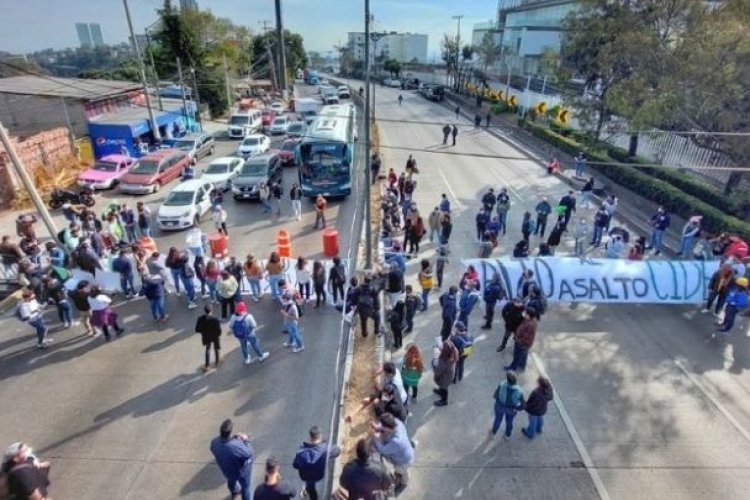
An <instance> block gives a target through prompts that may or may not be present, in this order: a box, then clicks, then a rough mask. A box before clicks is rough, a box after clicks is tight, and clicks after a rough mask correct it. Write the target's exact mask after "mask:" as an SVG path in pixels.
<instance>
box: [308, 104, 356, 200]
mask: <svg viewBox="0 0 750 500" xmlns="http://www.w3.org/2000/svg"><path fill="white" fill-rule="evenodd" d="M356 140H357V110H356V108H355V107H354V106H353V105H352V104H337V105H334V106H323V107H322V108H321V109H320V112H319V114H318V116H317V117H316V118H315V120H313V122H312V124H311V125H310V126H309V127H308V128H307V132H306V133H305V136H304V137H303V138H302V140H301V141H300V144H299V146H297V151H296V156H297V164H298V165H299V185H300V188H301V189H302V194H303V195H304V196H309V197H311V198H312V197H316V196H317V195H319V194H322V195H323V196H326V197H344V196H348V195H350V194H351V192H352V178H353V175H352V168H353V165H354V141H356Z"/></svg>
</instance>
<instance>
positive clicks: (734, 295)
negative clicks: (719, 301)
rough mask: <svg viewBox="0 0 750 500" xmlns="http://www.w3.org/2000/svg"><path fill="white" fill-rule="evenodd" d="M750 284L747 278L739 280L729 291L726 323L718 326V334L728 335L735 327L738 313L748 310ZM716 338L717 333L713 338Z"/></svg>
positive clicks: (725, 310) (726, 305)
mask: <svg viewBox="0 0 750 500" xmlns="http://www.w3.org/2000/svg"><path fill="white" fill-rule="evenodd" d="M748 284H750V282H749V281H748V279H747V278H745V277H742V278H737V280H735V282H734V286H733V287H732V289H731V290H730V291H729V294H728V295H727V298H726V301H725V302H724V304H725V305H724V321H723V322H722V323H721V324H719V325H717V326H718V327H719V328H718V330H716V332H717V333H719V334H723V335H727V334H728V332H729V330H731V329H732V327H734V319H735V318H736V317H737V313H738V312H740V311H742V310H743V309H746V308H747V306H748V296H747V288H748ZM711 338H712V339H713V338H716V333H715V334H713V335H712V336H711Z"/></svg>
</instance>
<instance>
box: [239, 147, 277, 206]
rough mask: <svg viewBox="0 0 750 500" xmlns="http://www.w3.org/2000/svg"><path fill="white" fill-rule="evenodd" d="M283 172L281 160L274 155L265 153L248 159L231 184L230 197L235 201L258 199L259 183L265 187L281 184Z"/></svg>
mask: <svg viewBox="0 0 750 500" xmlns="http://www.w3.org/2000/svg"><path fill="white" fill-rule="evenodd" d="M282 175H283V171H282V168H281V159H280V158H279V155H278V154H276V153H266V154H263V155H260V156H256V157H254V158H250V159H248V160H247V161H246V162H245V164H244V165H243V166H242V168H241V169H240V173H239V175H237V177H235V178H234V181H233V182H232V196H234V199H235V200H241V199H258V197H259V186H260V183H261V182H264V183H266V184H267V185H268V184H270V183H272V182H279V183H280V182H281V180H282Z"/></svg>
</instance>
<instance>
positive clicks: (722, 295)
mask: <svg viewBox="0 0 750 500" xmlns="http://www.w3.org/2000/svg"><path fill="white" fill-rule="evenodd" d="M733 276H734V272H733V271H732V267H731V266H728V265H722V266H720V267H719V269H717V270H716V271H715V272H714V273H713V274H712V275H711V279H710V280H709V282H708V299H707V300H706V307H705V308H704V309H703V311H701V312H704V313H707V312H711V313H713V314H714V315H716V314H718V313H719V311H721V309H722V308H723V307H724V302H725V301H726V297H727V294H728V293H729V289H730V286H731V284H732V278H733ZM714 301H715V302H716V305H715V307H714Z"/></svg>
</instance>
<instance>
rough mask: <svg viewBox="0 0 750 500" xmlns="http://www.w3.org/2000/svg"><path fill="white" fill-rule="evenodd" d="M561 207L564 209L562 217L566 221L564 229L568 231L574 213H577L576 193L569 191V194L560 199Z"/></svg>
mask: <svg viewBox="0 0 750 500" xmlns="http://www.w3.org/2000/svg"><path fill="white" fill-rule="evenodd" d="M559 206H560V207H563V208H564V211H563V213H562V217H563V221H564V222H563V224H564V227H565V228H566V229H567V227H568V223H569V222H570V218H571V217H572V215H573V213H575V211H576V197H575V193H574V192H573V191H572V190H571V191H568V194H566V195H565V196H563V197H562V198H560V203H559Z"/></svg>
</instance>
